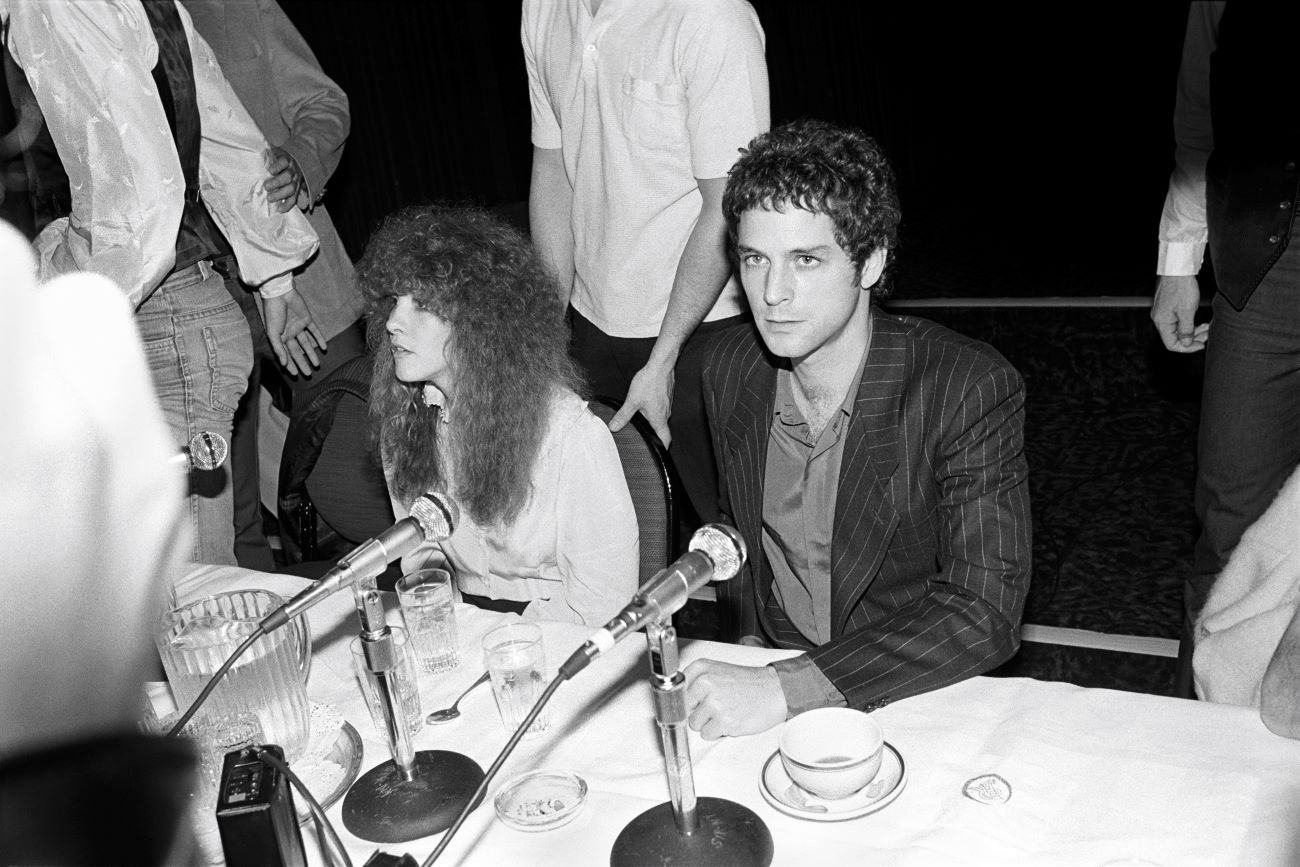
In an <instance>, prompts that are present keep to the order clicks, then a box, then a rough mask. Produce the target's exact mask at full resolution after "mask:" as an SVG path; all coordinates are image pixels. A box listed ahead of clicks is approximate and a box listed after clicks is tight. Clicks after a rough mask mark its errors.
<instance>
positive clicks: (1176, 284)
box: [1151, 276, 1210, 352]
mask: <svg viewBox="0 0 1300 867" xmlns="http://www.w3.org/2000/svg"><path fill="white" fill-rule="evenodd" d="M1200 304H1201V289H1200V286H1199V285H1197V282H1196V277H1195V276H1184V277H1165V276H1161V277H1159V278H1158V279H1157V280H1156V295H1155V297H1154V298H1153V299H1151V321H1152V322H1154V323H1155V326H1156V331H1158V332H1160V339H1161V341H1163V342H1164V344H1165V349H1168V350H1169V351H1170V352H1200V351H1201V350H1202V349H1204V348H1205V342H1206V341H1207V340H1208V339H1209V337H1210V323H1208V322H1202V323H1201V324H1200V325H1197V324H1195V321H1194V320H1195V317H1196V308H1197V307H1199V306H1200Z"/></svg>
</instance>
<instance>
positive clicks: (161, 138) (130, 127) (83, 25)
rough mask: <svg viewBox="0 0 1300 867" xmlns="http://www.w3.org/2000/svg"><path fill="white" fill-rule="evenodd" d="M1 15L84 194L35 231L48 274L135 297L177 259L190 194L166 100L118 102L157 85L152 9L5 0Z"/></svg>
mask: <svg viewBox="0 0 1300 867" xmlns="http://www.w3.org/2000/svg"><path fill="white" fill-rule="evenodd" d="M0 17H3V19H4V21H5V25H6V28H5V30H6V32H5V34H4V35H5V39H6V45H7V47H8V49H9V51H10V53H11V54H12V55H13V58H14V61H15V62H16V63H17V64H18V65H19V66H20V67H22V69H23V72H24V73H25V74H26V76H27V81H28V84H29V86H30V87H31V89H32V92H33V93H34V94H35V96H36V100H37V102H38V103H39V105H40V108H41V111H42V114H43V115H44V117H45V123H46V125H47V126H48V127H49V130H50V136H51V138H52V139H53V140H54V144H55V146H56V147H57V148H58V150H59V156H60V158H61V159H62V161H63V165H64V169H65V171H66V172H67V174H68V179H69V182H70V184H71V186H72V189H73V190H74V191H78V190H80V191H83V193H82V194H75V193H74V196H73V201H72V204H73V213H72V215H71V218H70V219H59V220H55V221H54V222H52V223H51V224H50V225H49V226H47V227H46V228H45V230H44V231H42V232H41V234H40V235H39V236H38V237H37V239H36V242H35V246H36V249H37V252H38V254H39V257H40V276H41V278H42V279H48V278H50V277H54V276H57V275H59V274H66V273H71V272H75V271H95V272H97V273H99V274H103V275H105V276H107V277H109V278H110V279H111V280H113V282H115V283H117V284H118V286H120V287H121V288H122V290H123V291H124V292H125V293H126V294H127V297H128V298H129V299H130V300H131V303H132V304H133V305H138V304H139V303H140V302H141V301H142V300H143V298H144V297H145V295H146V294H147V293H148V292H149V291H151V290H152V289H153V288H154V287H156V286H157V285H158V284H159V283H160V282H162V280H163V278H164V277H165V276H166V275H167V272H168V271H170V270H171V267H172V265H173V264H174V263H175V260H176V229H177V226H179V225H180V221H181V208H182V205H183V202H184V196H183V194H184V189H183V184H182V185H181V187H177V185H176V183H175V181H174V179H175V178H178V177H180V161H179V159H178V158H177V156H176V145H175V142H174V141H173V140H172V138H171V134H170V132H168V125H167V116H166V114H165V113H164V112H163V107H162V102H161V101H160V100H158V99H130V100H127V99H115V98H114V97H115V95H117V94H121V93H128V92H135V91H139V90H140V88H142V87H145V86H148V87H152V86H153V80H152V77H151V74H150V69H151V68H152V65H153V63H154V62H156V59H157V51H156V49H155V48H154V43H153V39H152V37H142V36H140V35H139V33H140V30H141V29H143V31H144V33H148V32H149V24H148V22H147V21H146V20H145V19H144V13H143V12H142V11H138V10H137V11H136V12H135V13H134V14H132V13H129V12H128V13H126V14H124V15H123V16H122V17H118V16H117V15H115V14H114V12H113V10H112V9H111V8H109V7H108V6H107V5H105V4H92V3H84V4H83V3H60V2H41V3H37V2H13V3H11V2H0ZM109 58H113V59H114V62H113V63H108V62H107V61H108V59H109ZM92 131H93V132H94V133H95V134H94V135H93V136H92V135H91V133H92ZM92 192H93V195H92V194H91V193H92Z"/></svg>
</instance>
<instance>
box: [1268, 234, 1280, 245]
mask: <svg viewBox="0 0 1300 867" xmlns="http://www.w3.org/2000/svg"><path fill="white" fill-rule="evenodd" d="M1281 240H1282V238H1281V237H1279V236H1278V235H1269V236H1268V242H1269V243H1270V244H1276V243H1277V242H1278V241H1281Z"/></svg>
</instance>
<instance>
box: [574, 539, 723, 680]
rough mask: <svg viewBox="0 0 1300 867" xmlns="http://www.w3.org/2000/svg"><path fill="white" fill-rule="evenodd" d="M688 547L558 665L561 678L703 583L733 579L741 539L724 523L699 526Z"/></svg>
mask: <svg viewBox="0 0 1300 867" xmlns="http://www.w3.org/2000/svg"><path fill="white" fill-rule="evenodd" d="M689 548H690V550H688V551H687V552H686V553H685V554H683V555H682V556H680V557H678V558H677V559H676V560H675V561H674V562H673V564H672V565H671V566H669V567H668V568H667V569H663V570H661V571H659V572H657V573H656V574H655V575H654V577H652V578H651V579H650V580H648V581H646V582H645V583H644V584H642V585H641V587H640V588H639V589H638V590H637V592H636V595H635V596H633V597H632V601H631V602H629V603H628V604H627V606H626V607H625V608H624V609H623V610H622V611H620V612H619V613H618V615H617V616H616V617H615V618H614V619H613V620H611V621H609V622H608V623H606V624H605V626H604V628H603V629H601V630H600V631H599V632H597V633H596V634H595V635H593V636H592V637H591V638H590V639H589V640H588V641H587V642H586V643H585V644H583V645H582V647H580V648H578V649H577V650H576V651H574V653H573V655H572V656H570V657H569V659H568V660H567V661H566V662H565V663H564V665H562V666H560V674H561V675H563V676H564V677H565V678H566V679H567V678H570V677H572V676H573V675H575V674H577V673H578V672H579V671H581V670H582V669H584V668H586V667H587V664H588V663H590V662H591V660H593V659H595V658H596V657H597V656H599V655H600V654H602V653H604V652H605V651H606V650H609V649H610V648H611V647H613V646H614V645H615V644H617V643H618V642H619V641H621V640H623V638H624V637H626V636H627V635H628V633H630V632H635V631H636V630H638V629H640V628H641V627H642V626H645V625H646V624H647V623H650V622H652V621H656V620H662V619H664V618H667V617H670V616H672V614H673V613H674V612H676V611H678V610H679V609H680V608H681V607H682V606H683V605H685V604H686V600H687V599H688V598H690V595H691V594H692V593H694V592H695V591H696V590H698V589H700V588H701V587H703V586H704V585H705V584H708V583H709V582H710V581H727V580H730V579H731V578H734V577H735V575H736V573H737V572H739V571H740V567H741V565H742V564H744V562H745V555H746V551H745V540H744V539H743V538H741V535H740V533H738V532H736V530H735V529H734V528H732V527H729V526H727V525H726V524H705V525H704V526H703V527H701V528H700V529H698V530H696V531H695V535H693V536H691V544H690V546H689Z"/></svg>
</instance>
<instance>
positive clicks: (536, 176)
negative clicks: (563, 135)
mask: <svg viewBox="0 0 1300 867" xmlns="http://www.w3.org/2000/svg"><path fill="white" fill-rule="evenodd" d="M572 214H573V186H572V185H571V184H570V183H569V178H568V176H567V175H566V174H565V172H564V162H563V158H562V156H561V153H560V150H559V149H558V148H556V149H553V150H552V149H543V148H533V168H532V176H531V179H530V181H529V185H528V228H529V231H530V233H531V235H532V239H533V247H534V248H535V249H536V250H537V253H538V255H540V256H541V257H542V261H543V262H545V263H546V264H547V265H548V266H549V267H550V268H551V271H552V273H553V274H554V275H555V278H556V280H557V281H558V282H559V288H560V298H561V300H562V301H564V302H565V303H567V302H568V300H569V296H570V295H571V294H572V293H573V280H574V266H573V218H572Z"/></svg>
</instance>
